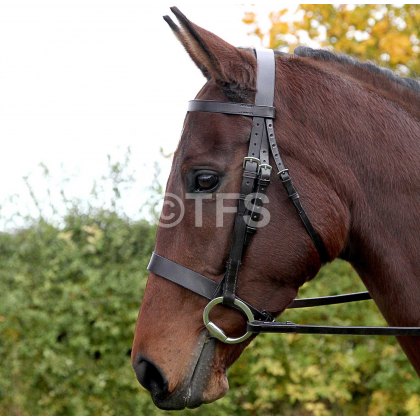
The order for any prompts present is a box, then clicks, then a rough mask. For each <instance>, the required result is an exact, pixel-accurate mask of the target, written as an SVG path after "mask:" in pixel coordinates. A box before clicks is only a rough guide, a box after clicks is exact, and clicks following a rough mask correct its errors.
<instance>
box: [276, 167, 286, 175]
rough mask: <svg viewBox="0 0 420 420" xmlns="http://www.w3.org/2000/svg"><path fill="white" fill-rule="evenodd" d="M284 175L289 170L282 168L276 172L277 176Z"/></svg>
mask: <svg viewBox="0 0 420 420" xmlns="http://www.w3.org/2000/svg"><path fill="white" fill-rule="evenodd" d="M285 173H287V174H289V170H288V169H287V168H284V169H283V170H281V171H280V172H277V175H280V176H282V175H283V174H285Z"/></svg>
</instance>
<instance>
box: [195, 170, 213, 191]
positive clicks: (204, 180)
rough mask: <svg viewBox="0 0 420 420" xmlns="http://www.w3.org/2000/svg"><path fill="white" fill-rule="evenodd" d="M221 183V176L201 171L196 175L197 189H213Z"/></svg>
mask: <svg viewBox="0 0 420 420" xmlns="http://www.w3.org/2000/svg"><path fill="white" fill-rule="evenodd" d="M218 184H219V176H218V175H217V174H211V173H199V174H197V175H196V177H195V188H194V189H195V191H196V192H204V191H213V190H214V189H215V188H216V187H217V186H218Z"/></svg>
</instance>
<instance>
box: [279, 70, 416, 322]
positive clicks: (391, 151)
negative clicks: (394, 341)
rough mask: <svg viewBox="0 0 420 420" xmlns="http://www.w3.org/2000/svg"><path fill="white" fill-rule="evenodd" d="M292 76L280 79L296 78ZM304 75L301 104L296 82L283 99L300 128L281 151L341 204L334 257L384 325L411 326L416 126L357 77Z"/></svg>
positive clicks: (293, 120) (413, 268) (414, 249)
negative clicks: (341, 227) (341, 236)
mask: <svg viewBox="0 0 420 420" xmlns="http://www.w3.org/2000/svg"><path fill="white" fill-rule="evenodd" d="M312 70H313V69H312ZM294 71H295V73H294V74H293V75H292V74H289V76H287V73H286V77H296V69H294ZM298 71H299V70H298ZM304 73H305V72H304V71H303V72H302V75H303V78H302V81H301V83H302V86H303V88H302V89H304V94H303V95H301V96H302V98H303V99H302V101H301V102H300V103H299V97H297V96H296V79H295V80H294V83H292V86H293V89H294V90H295V91H294V92H293V91H290V92H289V95H288V96H287V97H286V98H285V101H284V102H283V104H285V105H284V107H285V109H284V112H286V113H287V112H290V114H291V115H290V117H291V121H292V124H298V125H299V124H300V125H303V126H302V127H296V126H294V127H293V128H292V129H291V130H290V132H289V133H288V135H289V139H288V140H286V141H288V143H287V148H290V152H291V153H290V154H292V155H293V154H295V156H299V157H298V159H300V160H301V163H302V165H303V166H306V167H308V165H309V167H312V168H317V169H315V171H316V172H317V176H318V177H319V178H320V180H321V182H323V183H326V184H328V187H329V188H330V191H331V189H333V190H334V192H335V194H336V195H337V196H338V197H340V200H341V201H342V203H340V204H344V205H345V208H346V210H347V211H348V214H349V223H348V235H347V242H346V244H344V246H343V250H342V252H341V255H340V256H341V257H342V258H344V259H346V260H348V261H349V262H350V263H351V264H352V265H353V266H354V267H355V269H356V270H357V271H358V273H359V275H360V276H361V278H362V280H363V282H364V283H365V284H366V287H367V288H368V290H369V291H370V292H371V294H372V296H373V298H374V299H375V301H376V303H377V304H378V306H379V308H380V310H381V312H382V313H383V314H384V316H385V318H386V319H387V321H388V322H389V323H392V324H394V325H403V324H405V325H418V324H419V322H420V320H419V311H418V308H419V307H420V265H419V262H418V261H419V259H418V255H419V253H420V237H419V235H418V214H419V210H420V200H419V185H420V179H419V178H420V174H419V171H418V166H419V160H420V150H419V138H420V132H419V123H418V121H417V120H416V119H415V117H414V116H412V115H410V114H409V113H408V112H406V111H405V110H403V109H402V108H400V107H399V106H397V105H396V104H395V103H393V102H392V101H390V100H387V99H385V98H383V97H381V96H380V95H378V94H377V93H373V92H371V90H369V89H366V87H365V86H364V85H363V84H362V83H359V82H358V81H357V80H352V79H348V78H343V77H340V75H336V74H322V73H319V72H317V71H315V72H314V71H311V72H309V74H304ZM287 83H288V81H286V82H285V83H283V87H284V86H287ZM305 87H306V89H305ZM314 87H316V88H314ZM286 95H287V92H286ZM293 95H295V96H293ZM296 98H297V99H296ZM292 108H293V109H292ZM296 133H299V134H298V135H296ZM302 133H303V134H302ZM308 142H309V143H312V145H313V149H312V150H311V147H309V145H308ZM293 148H296V149H299V150H298V151H296V152H295V153H293ZM320 200H322V197H321V198H320ZM321 207H322V206H321ZM319 217H322V215H319ZM402 309H403V310H402Z"/></svg>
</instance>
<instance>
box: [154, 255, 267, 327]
mask: <svg viewBox="0 0 420 420" xmlns="http://www.w3.org/2000/svg"><path fill="white" fill-rule="evenodd" d="M147 269H148V270H149V271H150V272H152V273H154V274H156V275H158V276H160V277H162V278H164V279H166V280H169V281H171V282H172V283H175V284H177V285H178V286H181V287H184V288H185V289H188V290H190V291H191V292H194V293H196V294H197V295H200V296H202V297H204V298H206V299H208V300H212V299H214V298H215V297H216V296H218V295H219V292H220V288H221V283H216V282H215V281H214V280H212V279H209V278H208V277H205V276H203V275H202V274H200V273H197V272H196V271H193V270H190V269H189V268H187V267H184V266H183V265H180V264H178V263H176V262H175V261H171V260H169V259H167V258H165V257H162V256H160V255H158V254H156V253H155V252H153V253H152V257H151V258H150V261H149V264H148V266H147ZM237 299H238V298H237ZM239 300H241V299H239ZM241 302H243V301H242V300H241ZM243 303H245V304H246V305H247V306H248V307H249V309H251V312H252V313H253V315H254V317H255V319H258V320H262V321H272V320H273V319H274V318H273V316H272V315H271V314H270V313H268V312H264V311H259V310H258V309H256V308H254V307H253V306H252V305H250V304H249V303H247V302H243Z"/></svg>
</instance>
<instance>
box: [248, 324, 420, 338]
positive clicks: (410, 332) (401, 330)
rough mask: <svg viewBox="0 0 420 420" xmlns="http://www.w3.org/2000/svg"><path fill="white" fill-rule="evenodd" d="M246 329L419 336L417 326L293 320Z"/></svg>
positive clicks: (255, 331)
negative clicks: (337, 324) (318, 322)
mask: <svg viewBox="0 0 420 420" xmlns="http://www.w3.org/2000/svg"><path fill="white" fill-rule="evenodd" d="M247 331H249V332H253V333H256V334H258V333H277V334H278V333H297V334H334V335H392V336H403V335H404V336H420V328H419V327H364V326H357V327H356V326H354V327H353V326H350V327H342V326H335V325H334V326H332V325H301V324H294V323H293V322H289V321H286V322H264V321H252V322H248V324H247Z"/></svg>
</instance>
